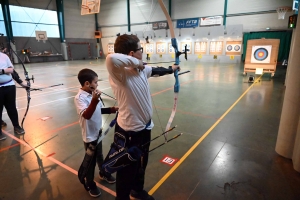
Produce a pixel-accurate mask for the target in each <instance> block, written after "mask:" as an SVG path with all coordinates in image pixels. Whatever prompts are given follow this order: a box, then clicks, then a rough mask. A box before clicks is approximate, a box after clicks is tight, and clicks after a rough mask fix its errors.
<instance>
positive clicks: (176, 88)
mask: <svg viewBox="0 0 300 200" xmlns="http://www.w3.org/2000/svg"><path fill="white" fill-rule="evenodd" d="M158 2H159V5H160V7H161V9H162V11H163V12H164V14H165V16H166V18H167V21H168V25H169V28H170V34H171V43H172V47H173V48H174V51H175V65H179V63H180V59H179V56H180V55H181V54H185V59H186V60H187V51H188V50H187V45H186V46H185V50H184V51H183V52H180V51H179V50H178V45H177V40H176V38H175V31H174V27H173V23H172V19H171V17H170V15H169V13H168V11H167V9H166V6H165V5H164V3H163V1H162V0H158ZM174 77H175V85H174V105H173V108H172V113H171V116H170V118H169V121H168V123H167V126H166V129H165V131H167V130H169V129H170V127H171V124H172V121H173V119H174V116H175V113H176V109H177V103H178V93H179V88H180V84H179V79H178V70H176V71H175V72H174ZM164 136H165V142H167V141H168V140H167V134H165V135H164Z"/></svg>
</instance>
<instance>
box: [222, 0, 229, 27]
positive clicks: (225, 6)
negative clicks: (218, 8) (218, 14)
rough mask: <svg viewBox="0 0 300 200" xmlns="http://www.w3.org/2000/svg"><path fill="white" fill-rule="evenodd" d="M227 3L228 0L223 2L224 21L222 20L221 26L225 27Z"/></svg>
mask: <svg viewBox="0 0 300 200" xmlns="http://www.w3.org/2000/svg"><path fill="white" fill-rule="evenodd" d="M227 3H228V0H225V4H224V16H223V18H224V20H223V25H224V26H226V16H227Z"/></svg>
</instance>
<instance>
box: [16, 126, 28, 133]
mask: <svg viewBox="0 0 300 200" xmlns="http://www.w3.org/2000/svg"><path fill="white" fill-rule="evenodd" d="M14 133H15V134H18V135H23V134H25V131H24V129H23V128H22V127H21V126H15V127H14Z"/></svg>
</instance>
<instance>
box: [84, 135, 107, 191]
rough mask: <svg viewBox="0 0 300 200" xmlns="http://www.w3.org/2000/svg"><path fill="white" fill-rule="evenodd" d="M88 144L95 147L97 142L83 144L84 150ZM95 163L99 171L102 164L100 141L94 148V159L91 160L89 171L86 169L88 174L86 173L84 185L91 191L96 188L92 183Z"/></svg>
mask: <svg viewBox="0 0 300 200" xmlns="http://www.w3.org/2000/svg"><path fill="white" fill-rule="evenodd" d="M90 143H91V144H93V145H95V146H96V145H97V140H95V141H93V142H89V143H85V142H84V148H85V150H87V147H88V146H89V144H90ZM96 163H97V165H98V168H99V170H100V169H101V165H102V163H103V153H102V141H101V142H100V143H99V144H98V145H97V147H96V150H95V154H94V157H93V159H92V162H91V164H90V166H89V169H88V172H87V175H86V185H87V186H88V187H89V188H91V189H92V188H95V187H96V183H95V182H94V174H95V167H96Z"/></svg>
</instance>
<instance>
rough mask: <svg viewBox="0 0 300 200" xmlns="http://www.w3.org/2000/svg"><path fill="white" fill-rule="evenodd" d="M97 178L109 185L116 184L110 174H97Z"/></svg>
mask: <svg viewBox="0 0 300 200" xmlns="http://www.w3.org/2000/svg"><path fill="white" fill-rule="evenodd" d="M99 178H100V179H101V180H104V181H106V182H108V183H110V184H112V183H115V182H116V179H115V177H113V176H112V175H111V174H105V175H104V174H102V173H101V172H99Z"/></svg>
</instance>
